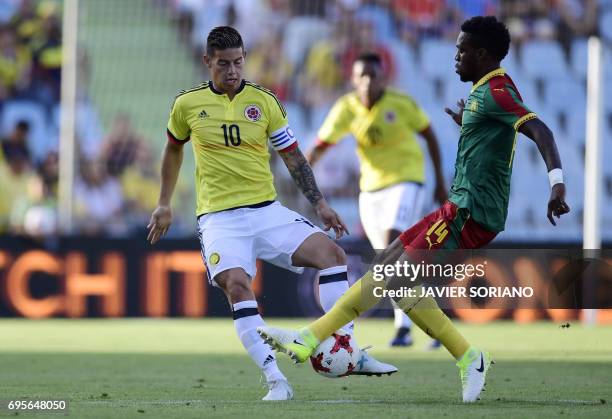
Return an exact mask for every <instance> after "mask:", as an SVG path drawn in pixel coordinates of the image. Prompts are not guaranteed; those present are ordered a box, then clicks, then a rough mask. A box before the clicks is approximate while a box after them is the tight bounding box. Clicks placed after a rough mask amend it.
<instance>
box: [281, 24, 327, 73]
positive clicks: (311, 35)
mask: <svg viewBox="0 0 612 419" xmlns="http://www.w3.org/2000/svg"><path fill="white" fill-rule="evenodd" d="M329 34H330V27H329V25H328V23H327V22H325V21H324V20H322V19H318V18H316V17H309V16H298V17H294V18H292V19H291V21H290V22H289V24H288V25H287V26H286V29H285V36H284V43H283V52H284V55H285V57H287V59H288V60H289V62H290V63H291V65H293V66H294V67H298V66H300V65H301V63H302V61H303V60H304V58H305V56H306V53H307V52H308V49H309V48H310V47H311V46H312V45H313V44H314V43H315V42H317V41H320V40H322V39H325V38H328V37H329Z"/></svg>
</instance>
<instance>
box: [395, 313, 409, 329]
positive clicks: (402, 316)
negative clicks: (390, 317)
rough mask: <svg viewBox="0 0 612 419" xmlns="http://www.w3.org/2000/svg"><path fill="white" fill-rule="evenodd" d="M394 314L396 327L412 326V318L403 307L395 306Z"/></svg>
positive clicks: (407, 327)
mask: <svg viewBox="0 0 612 419" xmlns="http://www.w3.org/2000/svg"><path fill="white" fill-rule="evenodd" d="M393 314H394V316H395V322H394V323H395V328H396V329H399V328H400V327H404V328H406V329H410V328H411V327H412V320H410V317H408V315H407V314H406V313H404V310H402V309H401V308H394V309H393Z"/></svg>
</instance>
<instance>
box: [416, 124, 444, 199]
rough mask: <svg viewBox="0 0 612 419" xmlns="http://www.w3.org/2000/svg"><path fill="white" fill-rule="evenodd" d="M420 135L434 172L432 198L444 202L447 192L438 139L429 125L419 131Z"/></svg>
mask: <svg viewBox="0 0 612 419" xmlns="http://www.w3.org/2000/svg"><path fill="white" fill-rule="evenodd" d="M420 134H421V136H422V137H423V138H424V139H425V142H426V143H427V149H428V150H429V156H430V157H431V162H432V163H433V166H434V171H435V172H436V186H435V189H434V199H435V200H436V201H438V203H439V204H440V205H442V204H444V202H446V200H447V199H448V193H447V191H446V185H445V184H444V173H443V172H442V162H441V158H440V147H439V146H438V139H437V138H436V134H434V132H433V129H432V128H431V125H428V126H427V128H425V129H424V130H423V131H421V132H420Z"/></svg>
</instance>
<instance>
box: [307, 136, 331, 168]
mask: <svg viewBox="0 0 612 419" xmlns="http://www.w3.org/2000/svg"><path fill="white" fill-rule="evenodd" d="M328 148H329V145H328V144H325V143H322V142H317V143H316V145H315V146H314V147H312V148H311V149H310V150H308V151H307V152H306V159H307V160H308V164H310V166H311V167H314V165H315V164H316V163H317V162H318V161H319V160H320V159H321V157H323V154H325V152H326V151H327V149H328Z"/></svg>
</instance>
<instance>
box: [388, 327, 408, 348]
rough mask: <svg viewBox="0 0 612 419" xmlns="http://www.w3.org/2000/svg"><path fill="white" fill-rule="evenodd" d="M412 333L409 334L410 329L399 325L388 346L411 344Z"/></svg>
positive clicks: (406, 345)
mask: <svg viewBox="0 0 612 419" xmlns="http://www.w3.org/2000/svg"><path fill="white" fill-rule="evenodd" d="M412 343H413V342H412V335H411V334H410V329H409V328H407V327H400V328H399V329H397V332H396V334H395V337H394V338H393V340H392V341H391V342H390V343H389V345H390V346H396V347H397V346H400V347H408V346H412Z"/></svg>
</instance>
